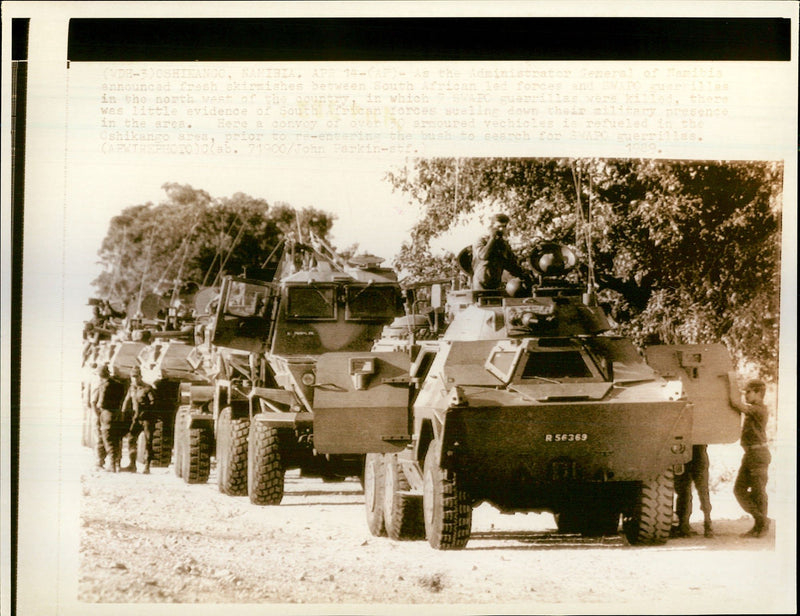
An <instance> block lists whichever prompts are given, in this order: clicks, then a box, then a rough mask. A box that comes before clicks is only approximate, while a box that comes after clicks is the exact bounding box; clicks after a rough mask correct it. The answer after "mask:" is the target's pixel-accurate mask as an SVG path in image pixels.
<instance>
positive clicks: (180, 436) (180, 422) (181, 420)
mask: <svg viewBox="0 0 800 616" xmlns="http://www.w3.org/2000/svg"><path fill="white" fill-rule="evenodd" d="M188 415H189V407H185V406H182V407H180V408H179V409H178V413H177V414H176V415H175V455H174V456H173V461H174V464H175V466H174V470H175V476H176V477H180V478H181V479H183V478H184V477H183V452H184V450H185V449H186V448H187V447H188V446H189V444H188V443H187V442H186V441H187V438H188V437H189V434H188V428H187V427H186V422H187V421H188Z"/></svg>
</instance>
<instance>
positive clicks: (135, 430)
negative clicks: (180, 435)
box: [120, 366, 155, 475]
mask: <svg viewBox="0 0 800 616" xmlns="http://www.w3.org/2000/svg"><path fill="white" fill-rule="evenodd" d="M154 403H155V395H154V393H153V388H152V387H150V385H148V384H147V383H145V382H144V381H142V371H141V368H139V366H134V367H133V369H132V370H131V384H130V386H129V387H128V393H127V394H126V396H125V400H124V401H123V403H122V416H123V419H124V421H125V422H126V424H127V425H128V426H129V429H128V433H127V434H126V435H125V438H126V439H127V442H128V453H129V456H130V462H129V463H128V466H125V467H123V468H121V469H120V470H122V471H125V472H130V473H135V472H136V457H137V454H136V441H137V439H138V438H139V434H141V433H142V432H144V442H145V459H144V470H143V473H144V474H145V475H147V474H149V473H150V460H151V459H152V458H153V417H152V414H151V413H150V409H152V408H153V404H154Z"/></svg>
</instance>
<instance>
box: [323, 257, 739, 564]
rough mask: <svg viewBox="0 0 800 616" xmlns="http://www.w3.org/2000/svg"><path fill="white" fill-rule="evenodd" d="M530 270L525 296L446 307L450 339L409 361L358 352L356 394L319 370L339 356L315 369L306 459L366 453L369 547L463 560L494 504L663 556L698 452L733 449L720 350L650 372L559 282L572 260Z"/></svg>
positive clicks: (690, 350)
mask: <svg viewBox="0 0 800 616" xmlns="http://www.w3.org/2000/svg"><path fill="white" fill-rule="evenodd" d="M530 261H531V265H532V267H533V269H534V271H536V272H537V274H538V282H537V283H535V284H532V285H531V288H530V289H516V290H514V291H515V292H514V293H513V294H509V293H507V292H500V291H497V292H489V291H471V290H466V291H456V292H454V293H451V295H450V297H449V298H448V304H449V305H450V306H451V307H455V308H453V309H452V310H451V313H452V314H453V318H452V322H450V323H449V325H448V327H447V330H446V332H445V333H444V335H443V336H442V338H441V339H440V340H438V341H435V342H428V343H426V344H423V345H417V348H416V349H415V350H414V351H412V353H411V354H410V355H409V354H407V355H406V357H405V363H403V360H401V359H399V357H398V356H399V355H400V354H398V353H393V352H386V353H379V352H377V353H364V354H355V355H353V356H352V357H351V358H350V361H351V362H353V363H356V364H359V365H361V366H369V367H370V370H368V371H365V372H367V373H368V374H367V375H365V376H364V377H363V378H362V379H361V381H356V380H354V379H350V378H347V375H346V374H344V375H342V374H341V371H339V372H338V373H336V372H335V371H334V372H330V371H329V372H325V370H326V366H327V365H329V364H331V363H332V362H334V360H335V357H334V356H333V355H328V356H323V357H322V358H320V360H319V361H318V363H317V381H318V382H323V381H324V382H326V383H330V386H329V387H327V388H325V389H322V390H318V391H317V393H316V398H315V446H316V448H317V451H318V452H319V453H330V454H332V453H339V452H344V451H347V452H352V453H355V452H359V453H366V454H367V464H366V470H365V483H366V485H365V494H366V498H365V502H366V509H367V521H368V524H369V528H370V530H371V532H372V533H373V534H376V535H380V534H384V533H385V534H388V535H389V536H390V537H392V538H395V539H409V538H417V537H422V536H426V537H427V539H428V541H429V543H430V544H431V545H432V546H433V547H434V548H437V549H459V548H463V547H464V546H465V545H466V543H467V541H468V540H469V538H470V531H471V520H472V510H473V507H475V506H476V505H478V504H480V503H482V502H489V503H491V504H493V505H494V506H495V507H497V508H498V509H500V510H501V511H503V512H508V513H513V512H517V511H524V512H552V513H553V514H554V516H555V519H556V521H557V525H558V528H559V530H560V531H562V532H578V533H583V534H586V535H600V534H609V533H613V534H616V533H617V532H618V529H619V523H620V519H621V520H622V529H623V532H624V534H625V536H626V537H627V539H628V541H629V542H630V543H634V544H637V543H638V544H649V543H660V542H663V541H665V540H666V539H667V537H668V536H669V531H670V527H671V522H672V501H673V473H680V472H682V470H683V465H684V464H685V463H686V462H688V461H689V460H690V458H691V450H692V444H695V443H719V442H733V441H735V440H736V438H737V436H738V427H739V418H738V415H737V414H736V413H734V412H733V411H731V410H730V408H729V407H728V405H727V393H726V390H725V382H724V380H722V379H720V378H719V376H720V375H723V374H725V372H726V371H727V370H728V369H729V368H730V359H729V358H728V355H727V352H726V350H725V349H724V347H722V346H721V345H684V346H677V347H670V346H662V347H652V348H651V349H648V352H647V360H645V358H644V357H642V355H641V354H640V353H639V352H638V351H637V349H636V348H635V347H634V345H633V344H632V343H631V342H630V341H629V340H628V339H625V338H623V337H620V336H616V335H611V334H610V333H609V330H610V325H609V321H608V320H607V317H606V314H605V313H604V311H603V309H602V307H601V306H599V305H598V303H597V301H596V299H595V296H594V293H593V290H594V289H592V288H591V286H590V285H589V286H587V285H581V284H578V283H571V282H568V274H569V271H570V270H571V269H572V268H573V267H574V266H575V265H576V258H575V255H574V252H572V251H571V250H570V249H568V248H567V247H565V246H562V245H559V244H554V243H546V244H543V245H540V246H539V248H538V250H537V251H536V252H535V253H534V254H532V255H531V257H530ZM587 288H588V292H584V289H587ZM398 367H403V368H405V377H406V378H405V380H404V379H402V378H399V377H398V376H397V368H398ZM323 373H324V374H325V376H323ZM387 390H392V391H393V392H394V393H393V394H387V393H386V391H387ZM687 392H688V393H689V395H688V396H687ZM376 394H380V395H376Z"/></svg>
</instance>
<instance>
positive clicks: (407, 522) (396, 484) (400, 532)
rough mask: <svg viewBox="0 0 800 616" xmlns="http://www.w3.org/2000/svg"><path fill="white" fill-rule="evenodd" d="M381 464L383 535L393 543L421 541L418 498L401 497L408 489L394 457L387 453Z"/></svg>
mask: <svg viewBox="0 0 800 616" xmlns="http://www.w3.org/2000/svg"><path fill="white" fill-rule="evenodd" d="M383 461H384V462H383V468H384V487H383V520H384V526H385V527H386V534H387V535H388V537H389V538H390V539H394V540H395V541H403V540H408V539H424V538H425V520H424V519H423V516H422V499H421V498H420V497H419V496H410V495H408V494H401V492H403V491H406V490H408V489H409V488H410V487H411V486H410V485H409V483H408V480H407V479H406V476H405V475H404V474H403V469H402V468H401V467H400V463H399V462H398V460H397V454H395V453H388V454H386V455H385V456H384V457H383ZM470 510H471V508H470Z"/></svg>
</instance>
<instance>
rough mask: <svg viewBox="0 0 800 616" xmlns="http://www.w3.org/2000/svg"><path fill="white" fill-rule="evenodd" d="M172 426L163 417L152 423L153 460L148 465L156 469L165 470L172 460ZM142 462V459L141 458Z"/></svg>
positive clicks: (168, 420)
mask: <svg viewBox="0 0 800 616" xmlns="http://www.w3.org/2000/svg"><path fill="white" fill-rule="evenodd" d="M173 431H174V426H173V425H172V422H171V421H170V419H169V418H168V417H167V415H164V416H162V417H158V418H156V420H155V421H154V422H153V459H152V460H150V465H151V466H155V467H158V468H166V467H167V466H169V463H170V461H171V458H172V439H173V438H174V437H173ZM141 459H142V460H143V459H144V458H141Z"/></svg>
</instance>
